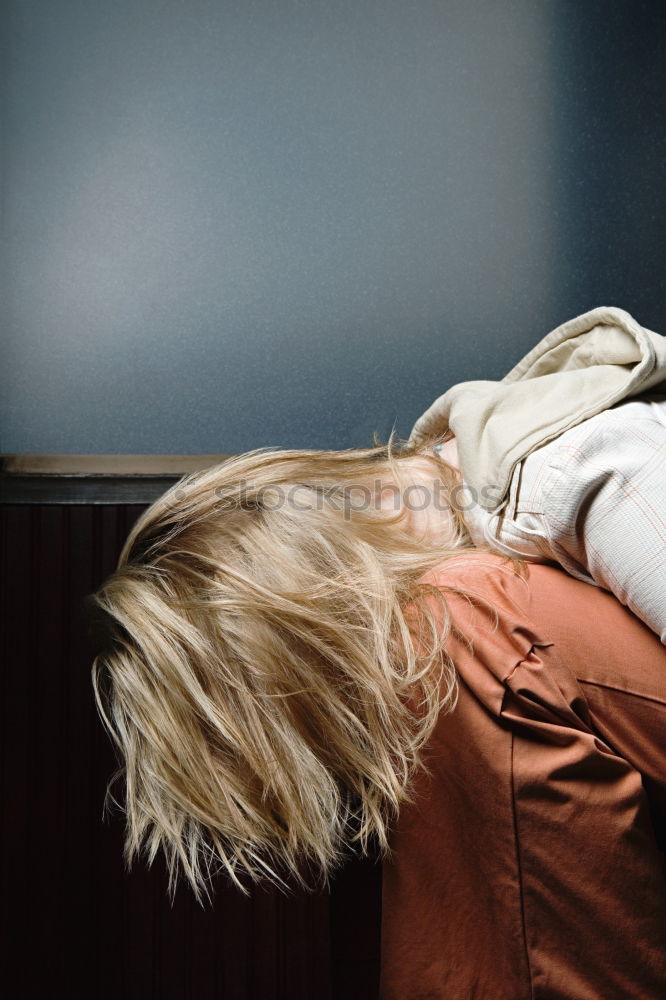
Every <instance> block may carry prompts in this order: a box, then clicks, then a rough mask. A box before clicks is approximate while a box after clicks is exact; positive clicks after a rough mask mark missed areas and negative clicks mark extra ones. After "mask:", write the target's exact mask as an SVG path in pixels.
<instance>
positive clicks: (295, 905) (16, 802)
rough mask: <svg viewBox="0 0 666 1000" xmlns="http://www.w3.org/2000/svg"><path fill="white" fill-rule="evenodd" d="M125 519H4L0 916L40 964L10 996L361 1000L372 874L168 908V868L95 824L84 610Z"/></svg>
mask: <svg viewBox="0 0 666 1000" xmlns="http://www.w3.org/2000/svg"><path fill="white" fill-rule="evenodd" d="M141 510H142V508H141V507H138V506H134V505H115V506H114V505H104V504H103V505H99V504H97V505H93V504H90V505H71V506H68V505H53V504H51V505H46V504H44V505H14V506H5V507H4V508H2V533H1V540H0V545H1V553H0V558H1V565H2V581H1V582H2V613H3V628H2V635H1V637H0V639H1V653H2V686H3V692H2V693H3V698H2V714H3V719H2V722H3V726H2V764H3V767H2V781H3V788H2V797H3V804H4V814H5V820H4V823H3V828H4V833H3V848H2V866H3V890H2V897H3V907H4V911H5V919H6V921H7V928H8V931H9V935H10V937H11V939H12V940H13V942H14V945H13V948H14V953H15V954H18V950H17V949H18V945H19V944H20V945H22V946H25V945H27V946H28V948H29V954H31V955H32V956H33V960H32V961H30V962H28V963H27V964H26V963H25V962H22V963H18V962H17V963H15V964H14V968H13V977H14V979H15V981H16V986H15V988H14V991H13V992H12V994H11V995H15V996H25V997H30V996H33V995H37V994H41V995H46V996H60V995H63V996H65V995H71V994H73V993H77V992H80V993H81V994H82V995H84V996H95V997H96V998H105V997H109V998H111V997H113V998H114V1000H119V998H120V1000H134V998H136V1000H139V998H140V1000H146V998H149V997H150V998H152V997H154V998H159V1000H171V998H174V1000H175V998H178V1000H188V998H193V1000H194V998H196V1000H208V998H218V997H220V998H225V1000H226V998H229V1000H235V998H238V1000H245V998H252V1000H254V998H257V1000H292V998H293V1000H306V998H307V1000H338V998H339V1000H342V998H344V1000H356V998H358V1000H371V998H372V997H373V996H375V995H376V992H377V979H378V952H379V921H380V867H379V865H377V864H373V863H372V862H370V861H351V862H350V863H349V864H348V865H347V866H346V868H344V869H343V870H342V871H341V873H340V875H339V876H338V877H337V878H336V879H335V881H334V883H333V886H332V889H331V892H330V893H319V894H307V893H303V892H294V893H292V894H291V895H289V896H284V895H282V894H280V893H278V892H277V891H275V890H271V889H270V888H258V889H256V890H254V891H253V893H252V895H251V897H250V898H249V899H248V898H245V897H243V896H242V895H241V894H240V893H239V892H237V891H236V890H235V889H234V888H233V887H231V886H229V885H227V884H226V883H224V882H222V881H220V882H218V884H217V888H216V896H215V901H214V906H213V908H212V909H207V910H202V909H201V908H200V907H199V906H198V905H197V904H196V902H195V901H194V899H193V897H192V896H191V894H190V893H189V890H188V889H187V887H186V886H185V885H184V884H183V885H181V886H180V887H179V889H178V891H177V893H176V898H175V902H174V905H173V907H172V906H171V905H170V903H169V900H168V897H167V895H166V875H165V872H164V868H163V865H162V863H161V861H160V862H156V864H155V866H154V868H153V870H147V869H146V868H145V867H144V866H143V865H142V864H135V867H134V868H133V870H132V872H130V873H127V872H126V871H125V870H124V866H123V861H122V818H121V817H120V816H118V815H116V816H113V817H111V818H110V819H107V820H106V821H104V822H103V821H102V802H103V798H104V790H105V787H106V782H107V780H108V778H109V776H110V775H111V773H112V771H113V770H114V767H115V759H114V755H113V751H112V748H111V744H110V742H109V740H108V737H107V736H106V734H105V732H104V730H103V728H102V726H101V723H100V722H99V720H98V718H97V714H96V711H95V706H94V700H93V695H92V686H91V683H90V664H91V660H92V656H93V649H92V647H91V644H90V640H89V639H88V637H87V635H86V633H85V628H84V621H83V615H82V611H81V602H82V599H83V597H84V596H85V595H86V594H88V593H90V592H91V591H92V590H94V589H95V588H96V587H97V586H98V584H99V583H100V582H101V581H102V579H103V578H104V577H105V576H106V575H107V573H108V572H110V571H111V569H112V568H113V566H114V564H115V560H116V558H117V554H118V552H119V549H120V546H121V544H122V542H123V541H124V539H125V537H126V535H127V532H128V531H129V528H130V526H131V524H132V522H133V520H134V519H135V518H136V517H137V516H138V514H139V513H140V511H141Z"/></svg>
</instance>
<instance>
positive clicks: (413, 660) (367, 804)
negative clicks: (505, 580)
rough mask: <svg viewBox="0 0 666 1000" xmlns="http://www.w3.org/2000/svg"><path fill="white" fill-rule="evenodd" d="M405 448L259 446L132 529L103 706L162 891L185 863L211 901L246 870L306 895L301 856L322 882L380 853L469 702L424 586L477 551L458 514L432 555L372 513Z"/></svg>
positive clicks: (105, 664) (130, 813)
mask: <svg viewBox="0 0 666 1000" xmlns="http://www.w3.org/2000/svg"><path fill="white" fill-rule="evenodd" d="M413 454H414V449H411V448H410V447H409V446H404V445H402V446H397V445H395V443H394V442H393V441H389V443H388V444H387V445H376V446H375V447H372V448H368V449H350V450H346V451H295V450H291V451H286V450H285V451H278V450H269V449H262V448H260V449H256V450H254V451H251V452H248V453H246V454H243V455H239V456H238V457H234V458H231V459H229V460H227V461H225V462H223V463H221V464H219V465H216V466H213V467H211V468H208V469H205V470H203V471H201V472H198V473H196V474H194V475H191V476H186V477H183V479H181V480H180V481H179V482H178V483H177V484H176V485H175V486H173V487H172V488H171V489H169V490H168V491H167V492H166V493H165V494H164V495H163V496H162V497H161V498H160V499H159V500H158V501H156V502H155V503H154V504H153V505H152V506H151V507H149V508H148V509H147V510H146V511H145V512H144V513H143V514H142V515H141V516H140V517H139V519H138V520H137V522H136V524H135V525H134V527H133V528H132V531H131V533H130V535H129V537H128V538H127V540H126V542H125V545H124V547H123V549H122V552H121V554H120V557H119V560H118V566H117V569H116V570H115V572H114V573H113V574H112V575H111V576H110V577H109V578H108V579H107V580H106V581H105V582H104V584H103V585H102V586H101V587H100V589H99V590H98V591H97V592H96V593H95V594H93V595H91V597H90V600H91V602H92V604H93V606H94V607H95V608H96V609H98V611H101V612H102V614H103V617H104V619H105V621H106V623H107V626H108V636H109V638H108V643H107V646H106V647H105V648H104V650H103V651H102V652H100V653H99V654H98V655H97V657H96V658H95V660H94V663H93V667H92V675H93V687H94V692H95V699H96V703H97V707H98V710H99V713H100V715H101V718H102V720H103V722H104V724H105V725H106V727H107V729H108V731H109V733H110V734H111V736H112V738H113V740H114V742H115V744H116V747H117V750H118V753H119V758H120V762H121V767H120V769H119V770H118V771H117V772H116V774H115V775H114V776H113V778H112V780H111V782H110V784H109V787H108V788H107V797H106V799H105V807H106V806H108V803H109V801H110V799H111V798H112V796H111V786H112V784H113V781H114V780H115V779H117V778H119V777H123V778H124V779H125V803H124V806H122V808H123V809H124V812H125V815H126V837H125V859H126V862H127V864H128V867H129V866H131V863H132V859H133V857H134V856H135V855H136V854H139V853H140V852H141V851H142V850H144V851H145V854H146V856H147V860H148V863H149V864H151V863H152V861H153V860H154V858H155V856H156V854H157V852H158V850H159V849H160V847H161V848H162V849H163V851H164V853H165V855H166V860H167V865H168V871H169V890H170V892H172V893H173V891H174V889H175V884H176V881H177V875H178V872H179V870H180V869H181V868H182V871H183V873H184V874H185V876H186V878H187V879H188V881H189V883H190V884H191V886H192V888H193V890H194V892H195V895H196V896H197V899H199V901H201V897H202V894H203V893H206V895H207V896H208V881H209V879H210V877H211V875H212V874H214V873H215V872H216V871H217V870H219V869H220V867H221V868H222V869H224V870H226V872H227V873H228V875H229V876H230V877H231V878H232V879H233V880H234V881H235V882H236V883H237V884H238V885H239V887H240V888H241V889H243V890H244V891H245V886H244V884H243V882H242V881H241V879H240V878H239V875H241V876H242V873H243V872H245V873H246V874H247V876H249V877H250V878H251V879H258V878H263V877H267V878H269V879H270V880H272V881H275V882H277V883H282V884H284V878H285V877H286V876H287V875H290V876H295V878H296V879H297V880H298V881H299V882H301V883H302V884H306V879H305V876H304V870H303V865H304V864H305V865H307V866H308V867H309V868H310V870H311V871H312V870H314V871H315V872H316V873H317V874H318V876H319V877H320V878H323V880H324V881H325V880H326V879H327V877H328V874H329V873H330V871H331V870H332V869H333V868H334V867H335V866H336V864H337V863H338V862H339V860H340V859H341V857H342V856H343V855H344V851H345V847H346V845H349V844H357V845H360V848H361V849H362V850H363V851H366V850H367V848H368V843H369V841H370V838H373V837H374V838H376V843H377V844H378V845H379V848H380V849H381V850H382V851H385V850H386V849H387V836H388V826H389V822H390V821H391V819H392V818H393V817H395V816H396V815H397V812H398V809H399V806H400V804H401V803H402V802H403V801H405V800H408V799H409V785H410V779H411V777H412V775H413V774H414V771H415V769H416V768H417V767H419V766H423V761H422V755H421V753H420V751H421V749H422V748H423V746H424V744H425V742H426V740H427V739H428V736H429V734H430V732H431V730H432V727H433V725H434V723H435V721H436V719H437V716H438V715H439V713H440V712H442V711H446V710H449V709H451V708H452V707H453V706H454V704H455V700H456V697H457V687H456V675H455V670H454V668H453V665H452V663H451V662H450V660H449V658H448V656H447V655H446V653H445V651H444V649H443V641H444V638H445V635H446V632H447V630H448V628H449V627H450V623H449V618H448V613H447V610H446V602H445V599H444V597H443V595H442V592H441V590H440V589H439V588H436V587H432V586H429V585H427V584H425V583H422V582H419V581H420V578H421V577H422V576H423V575H424V574H425V573H426V572H427V571H428V570H429V569H431V568H432V567H433V566H435V565H436V564H437V563H439V562H441V561H442V560H443V559H445V558H447V557H448V556H451V555H453V554H455V553H459V552H460V550H461V548H465V547H470V546H471V543H470V541H469V538H468V537H467V536H466V534H465V531H464V528H463V526H462V522H461V520H460V518H459V517H458V516H457V515H456V512H454V520H453V521H452V523H451V531H450V537H449V538H448V539H446V541H445V543H444V544H443V545H442V546H441V547H438V548H437V550H436V551H434V550H433V546H432V543H429V542H428V541H427V540H425V539H419V538H415V537H414V535H413V534H410V533H409V532H407V531H406V530H403V527H402V521H401V519H402V517H403V513H404V512H403V511H401V510H398V509H396V510H393V511H391V510H387V509H386V506H381V505H380V504H378V503H377V502H376V501H377V497H378V492H377V486H378V485H379V484H380V483H381V484H384V483H385V481H386V478H387V476H388V477H390V478H391V481H392V482H397V483H399V482H400V481H401V480H400V476H401V468H400V466H401V461H402V459H403V458H404V457H409V456H410V455H413ZM432 462H433V467H434V468H436V470H437V472H438V473H439V474H440V475H442V473H444V476H445V477H446V475H447V472H446V469H444V468H443V465H442V463H441V462H439V461H438V460H437V459H434V458H433V459H432ZM449 472H450V476H451V481H453V476H454V473H453V471H452V470H449ZM373 483H374V486H373V485H372V484H373ZM355 491H357V492H356V493H355ZM360 497H364V498H365V501H369V502H363V503H360V502H359V498H360ZM414 635H417V636H418V641H417V642H416V643H415V642H414V641H413V638H414ZM113 801H114V802H115V801H116V800H115V799H114V800H113Z"/></svg>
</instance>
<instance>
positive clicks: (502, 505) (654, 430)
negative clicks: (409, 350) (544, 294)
mask: <svg viewBox="0 0 666 1000" xmlns="http://www.w3.org/2000/svg"><path fill="white" fill-rule="evenodd" d="M665 379H666V338H664V337H661V336H660V335H659V334H656V333H653V332H652V331H651V330H646V329H645V328H644V327H641V326H639V324H638V323H636V321H635V320H634V319H632V317H631V316H630V315H629V314H628V313H626V312H624V310H622V309H613V308H600V309H593V310H592V311H591V312H588V313H585V314H584V315H582V316H578V317H576V318H575V319H573V320H571V321H570V322H568V323H565V324H563V325H562V326H560V327H558V328H557V329H556V330H553V332H552V333H549V334H548V336H547V337H545V338H544V339H543V340H542V341H541V342H540V343H539V344H537V346H536V347H535V348H534V349H533V350H532V351H530V353H529V354H528V355H527V356H526V357H525V358H523V360H522V361H520V362H519V363H518V364H517V365H516V367H515V368H514V369H513V370H512V371H511V372H509V374H508V375H507V376H506V377H505V378H504V379H503V380H502V381H501V382H466V383H462V384H461V385H457V386H454V387H453V388H452V389H450V390H449V391H448V392H447V393H445V394H444V395H443V396H441V397H440V398H439V399H437V400H436V401H435V402H434V403H433V405H432V406H431V407H430V408H429V410H427V411H426V413H425V414H424V415H423V416H422V417H421V418H420V420H419V421H418V422H417V424H416V426H415V427H414V430H413V431H412V439H413V440H414V441H415V442H416V443H420V442H421V441H424V439H425V437H426V436H430V435H432V434H434V435H440V434H443V433H444V432H445V431H446V430H447V429H448V428H450V429H451V430H452V431H453V432H454V433H455V435H456V439H457V440H456V444H457V449H458V458H459V465H460V470H461V474H462V479H463V487H464V488H463V491H462V494H461V495H459V496H458V498H457V500H458V503H459V504H461V510H462V511H463V514H464V517H465V521H466V523H467V527H468V529H469V532H470V535H471V537H472V540H473V541H474V543H475V544H476V545H482V546H483V545H489V546H490V547H491V548H493V549H494V550H496V551H500V552H504V553H505V554H507V555H520V556H523V557H525V558H528V559H532V560H536V561H541V562H543V561H554V562H557V563H559V564H560V565H561V566H562V567H563V568H564V569H566V570H567V572H569V573H570V574H571V575H572V576H575V577H577V578H578V579H580V580H584V581H586V582H587V583H591V584H595V585H597V586H600V587H604V588H605V589H607V590H610V591H612V592H613V593H614V594H615V596H616V597H617V598H618V599H619V600H620V601H621V602H622V603H623V604H625V605H627V606H628V607H629V608H631V610H632V611H633V612H634V613H635V614H636V615H637V616H638V617H639V618H641V619H642V621H644V622H645V623H646V624H647V625H648V626H649V627H650V628H652V629H653V631H655V632H656V633H657V634H658V635H660V637H661V639H662V642H664V643H666V382H665V381H664V380H665Z"/></svg>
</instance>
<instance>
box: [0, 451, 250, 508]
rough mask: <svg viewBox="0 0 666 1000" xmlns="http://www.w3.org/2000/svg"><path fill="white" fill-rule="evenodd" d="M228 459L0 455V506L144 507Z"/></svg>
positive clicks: (214, 457)
mask: <svg viewBox="0 0 666 1000" xmlns="http://www.w3.org/2000/svg"><path fill="white" fill-rule="evenodd" d="M230 457H231V456H230V455H9V454H4V455H0V502H1V503H2V504H3V505H8V504H142V505H143V504H149V503H152V502H153V501H154V500H157V499H158V497H160V496H161V495H162V494H163V493H164V492H165V491H166V490H168V489H169V487H170V486H173V484H174V483H176V482H177V481H178V480H179V479H180V478H181V476H184V475H186V474H188V473H191V472H198V471H199V470H201V469H207V468H210V466H211V465H218V464H219V463H220V462H223V461H224V460H225V459H227V458H230Z"/></svg>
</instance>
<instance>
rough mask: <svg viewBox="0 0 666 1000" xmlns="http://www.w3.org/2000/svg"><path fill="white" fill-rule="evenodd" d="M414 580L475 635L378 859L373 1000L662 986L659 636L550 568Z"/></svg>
mask: <svg viewBox="0 0 666 1000" xmlns="http://www.w3.org/2000/svg"><path fill="white" fill-rule="evenodd" d="M428 579H430V580H431V581H432V582H434V583H436V584H437V585H438V586H440V587H444V588H448V587H453V588H456V587H458V588H461V589H462V590H464V591H466V592H467V593H468V594H469V595H472V596H471V599H470V598H469V597H463V596H460V595H459V594H456V593H448V592H447V600H448V603H449V607H450V610H451V613H452V615H453V617H454V620H455V622H456V624H457V625H458V627H459V628H461V629H462V630H463V631H464V632H465V633H466V635H467V637H468V638H469V639H471V647H470V645H469V644H468V643H467V642H466V640H465V639H464V638H463V637H456V636H454V635H451V636H449V640H448V642H447V649H448V651H449V652H450V653H451V655H452V656H453V659H454V662H455V664H456V668H457V671H458V674H459V677H460V693H459V699H458V703H457V705H456V708H455V709H454V711H453V712H452V713H446V714H443V715H442V716H441V717H440V719H439V721H438V724H437V726H436V729H435V730H434V732H433V734H432V736H431V739H430V743H429V748H428V752H427V753H426V756H425V759H426V763H427V765H428V767H429V769H430V775H429V776H428V775H425V774H421V775H420V776H419V777H418V778H417V780H416V783H415V792H416V801H415V802H414V803H413V804H410V805H406V806H405V807H404V808H403V810H402V812H401V814H400V817H399V820H398V822H397V824H396V828H395V830H394V833H393V840H392V848H393V855H392V860H391V861H390V862H386V863H385V866H384V886H383V918H382V919H383V927H382V992H381V995H382V998H383V1000H393V998H395V1000H398V998H399V1000H410V998H411V1000H416V998H440V997H441V998H442V1000H444V998H446V1000H452V998H458V997H460V998H465V1000H472V998H479V1000H481V998H487V1000H523V998H528V997H531V998H534V1000H538V998H546V997H548V998H549V1000H554V998H558V1000H564V998H567V1000H592V998H595V1000H600V998H603V1000H615V998H617V1000H631V998H636V1000H638V998H639V997H640V998H641V1000H650V998H654V1000H657V998H660V997H663V996H666V882H665V879H664V855H663V853H662V850H660V846H661V847H662V848H663V846H664V845H663V843H662V844H661V845H660V843H659V838H660V837H661V836H662V835H663V831H664V830H665V829H666V650H664V648H663V646H662V645H661V643H660V642H659V640H658V639H657V638H656V637H655V636H654V635H653V634H652V633H651V632H650V631H649V630H648V629H647V628H646V627H645V626H644V625H643V624H642V623H641V622H639V621H638V619H636V618H635V617H634V616H633V615H632V614H631V613H629V612H628V611H626V609H624V608H623V607H622V606H621V605H620V604H619V603H618V602H617V601H616V600H615V598H613V597H612V596H611V595H610V594H608V593H606V592H604V591H602V590H600V589H597V588H594V587H591V586H589V585H587V584H585V583H582V582H579V581H576V580H573V579H571V578H570V577H568V576H567V575H566V574H564V573H563V572H562V571H561V570H558V569H554V568H552V567H549V566H542V565H536V566H531V567H530V568H529V573H528V574H527V575H526V576H525V577H523V578H521V577H520V576H517V575H516V574H515V573H514V569H513V566H512V565H511V564H509V563H507V562H506V561H504V560H502V559H500V558H498V557H494V556H490V555H482V554H475V555H469V556H466V557H464V558H461V559H459V560H455V562H454V563H449V564H448V565H442V567H441V568H438V569H437V570H435V571H433V572H432V573H431V574H429V576H428ZM474 595H476V596H474Z"/></svg>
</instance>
